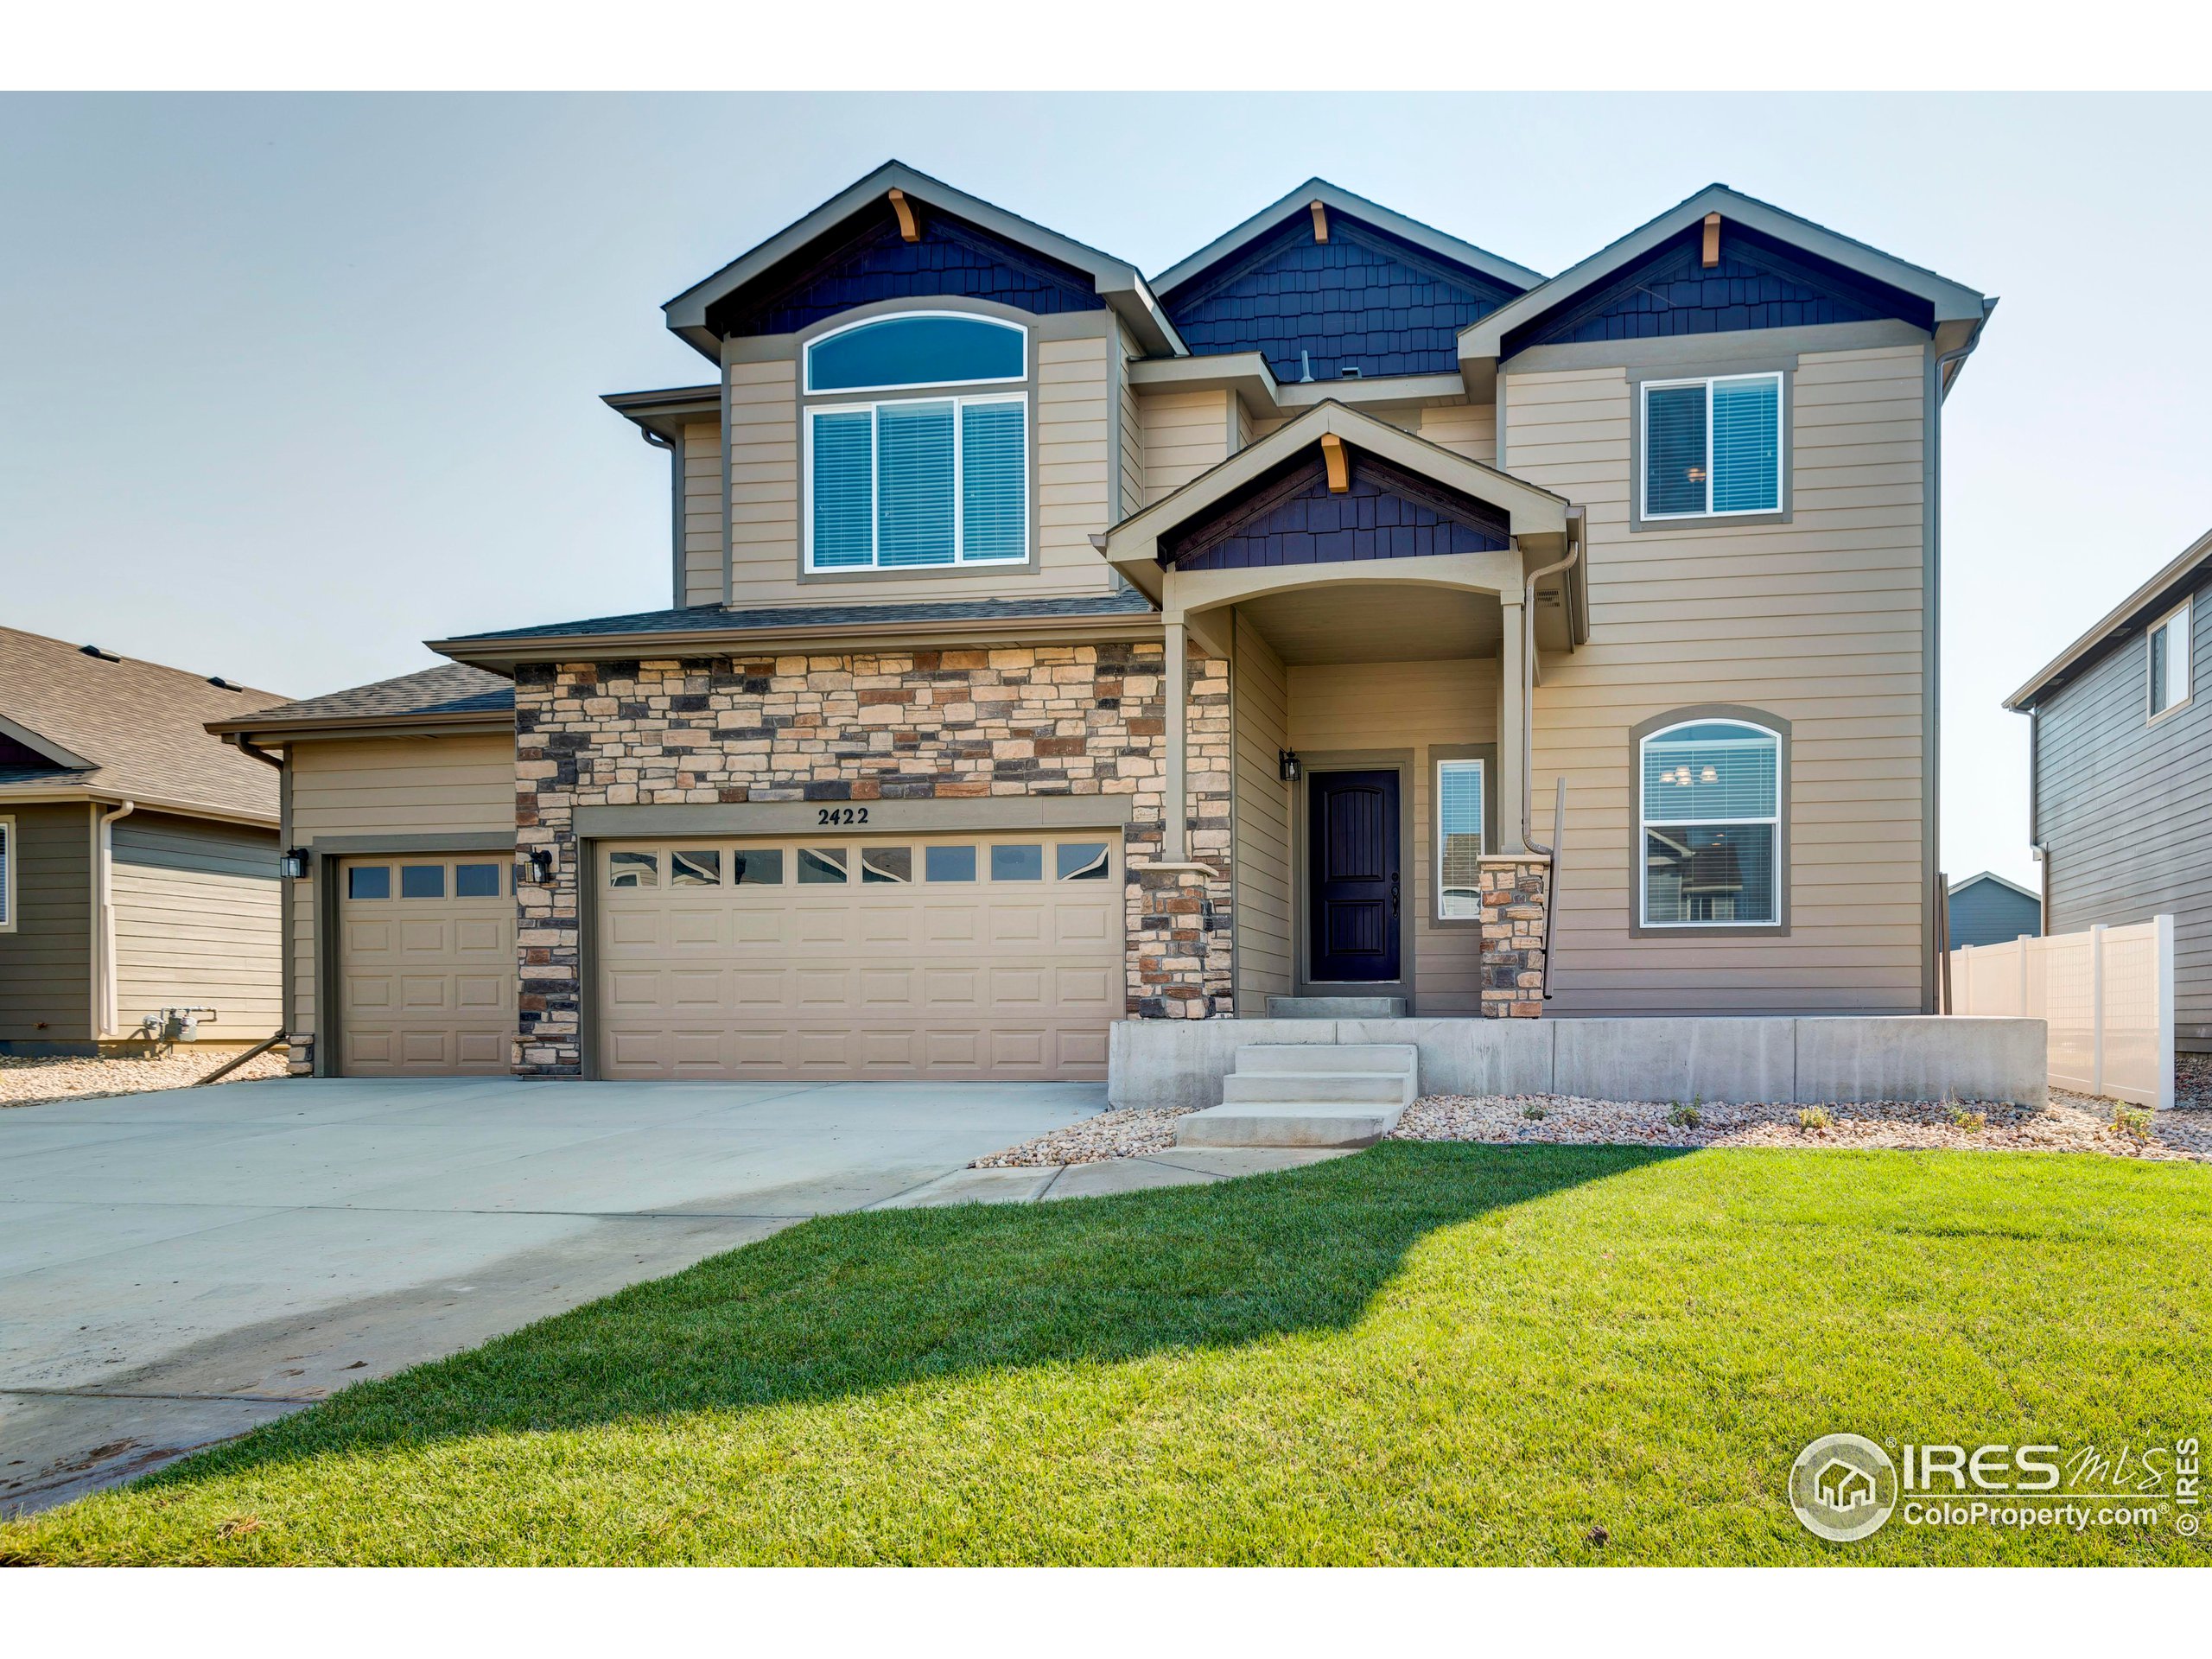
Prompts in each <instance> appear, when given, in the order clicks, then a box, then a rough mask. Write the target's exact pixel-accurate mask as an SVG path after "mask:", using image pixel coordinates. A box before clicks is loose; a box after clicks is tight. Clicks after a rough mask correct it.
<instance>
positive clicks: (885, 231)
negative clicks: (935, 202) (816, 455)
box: [707, 207, 1106, 337]
mask: <svg viewBox="0 0 2212 1659" xmlns="http://www.w3.org/2000/svg"><path fill="white" fill-rule="evenodd" d="M882 212H883V215H884V217H883V219H881V221H880V222H874V223H871V224H869V225H868V226H867V227H866V228H865V229H862V230H861V231H859V232H857V233H852V232H847V233H845V234H842V236H838V237H833V238H824V240H823V242H822V243H817V244H816V245H814V246H813V247H810V248H808V249H805V250H804V251H801V252H800V253H799V254H798V255H796V256H794V257H793V259H792V260H791V261H790V262H788V263H789V264H791V266H792V267H793V269H792V270H791V271H790V272H789V273H788V274H786V273H785V272H783V271H778V272H775V273H772V274H771V277H770V278H768V279H767V281H766V286H765V287H756V288H755V289H753V291H751V292H740V293H737V294H733V295H731V296H728V298H727V299H724V300H722V301H721V302H718V303H717V304H715V306H714V307H712V308H709V311H708V313H707V326H708V327H710V328H713V329H714V330H715V331H716V332H717V333H719V334H722V335H723V336H725V337H729V336H734V335H745V334H795V333H797V332H798V330H799V329H802V328H808V327H812V326H813V325H814V324H816V323H817V322H820V321H823V319H824V318H825V317H833V316H835V315H837V313H839V312H840V311H849V310H851V309H852V308H853V307H855V306H856V305H868V304H870V303H873V302H875V301H878V300H912V299H935V298H943V297H947V296H955V297H958V298H962V299H971V300H995V301H997V302H999V303H1000V304H1001V305H1010V306H1013V307H1014V308H1016V309H1018V310H1022V311H1027V312H1031V313H1033V314H1034V315H1038V316H1052V315H1057V314H1058V313H1059V312H1063V311H1096V310H1100V309H1103V308H1104V306H1105V303H1106V302H1105V301H1103V300H1102V299H1100V298H1099V297H1098V291H1097V289H1096V285H1095V284H1094V283H1092V282H1091V280H1090V277H1086V276H1084V274H1083V273H1082V272H1081V271H1078V270H1074V269H1073V268H1072V267H1071V266H1066V265H1063V264H1059V263H1058V261H1056V260H1052V259H1047V258H1046V257H1044V256H1043V255H1041V254H1037V253H1033V252H1031V251H1029V250H1028V249H1027V248H1021V247H1017V246H1015V245H1014V244H1013V243H1011V242H1008V241H1007V240H1005V239H1004V238H1001V237H997V236H994V235H992V234H991V233H990V232H988V231H986V230H983V229H982V228H980V227H979V226H974V225H970V224H969V223H967V222H966V221H965V220H963V219H955V218H953V217H952V216H951V215H950V214H948V213H938V212H935V211H933V210H932V209H930V208H928V207H924V208H922V209H921V240H920V241H918V242H908V241H906V240H904V239H903V238H901V237H900V236H899V226H898V225H897V223H896V222H895V221H894V220H893V219H891V217H890V213H891V210H890V209H889V208H888V207H885V208H883V209H882Z"/></svg>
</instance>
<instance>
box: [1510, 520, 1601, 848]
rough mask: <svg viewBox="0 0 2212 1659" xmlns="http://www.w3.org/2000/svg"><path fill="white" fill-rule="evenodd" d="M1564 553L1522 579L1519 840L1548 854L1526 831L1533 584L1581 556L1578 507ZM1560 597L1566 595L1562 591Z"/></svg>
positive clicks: (1530, 806) (1531, 757) (1532, 726)
mask: <svg viewBox="0 0 2212 1659" xmlns="http://www.w3.org/2000/svg"><path fill="white" fill-rule="evenodd" d="M1585 535H1586V530H1585V528H1584V519H1583V516H1582V513H1581V512H1580V509H1577V510H1575V511H1573V512H1569V513H1568V514H1567V556H1566V557H1565V558H1563V559H1561V560H1560V561H1559V563H1556V564H1547V565H1544V566H1542V567H1541V568H1540V569H1535V570H1531V571H1530V572H1529V575H1528V576H1527V577H1526V578H1525V579H1524V580H1523V582H1522V598H1521V844H1522V846H1523V847H1526V848H1527V849H1529V851H1530V852H1532V853H1542V854H1545V855H1547V856H1548V855H1550V854H1551V853H1553V852H1554V851H1555V850H1556V849H1554V848H1550V847H1547V846H1545V845H1544V843H1543V842H1540V841H1538V840H1537V839H1536V838H1535V836H1532V835H1530V834H1529V820H1530V819H1531V818H1532V817H1534V816H1535V780H1534V779H1535V765H1536V715H1535V706H1536V584H1537V583H1538V582H1542V581H1544V580H1545V579H1546V578H1548V577H1551V576H1556V575H1560V574H1561V573H1562V572H1564V571H1567V570H1572V569H1573V568H1574V564H1575V561H1576V560H1578V559H1580V557H1581V556H1582V541H1583V537H1584V536H1585ZM1561 598H1562V601H1563V600H1564V598H1565V595H1561ZM1573 631H1574V619H1573V617H1572V616H1569V617H1568V619H1567V639H1568V643H1569V646H1570V648H1572V645H1573V638H1574V632H1573Z"/></svg>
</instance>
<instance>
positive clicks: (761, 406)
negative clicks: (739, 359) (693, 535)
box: [728, 360, 804, 603]
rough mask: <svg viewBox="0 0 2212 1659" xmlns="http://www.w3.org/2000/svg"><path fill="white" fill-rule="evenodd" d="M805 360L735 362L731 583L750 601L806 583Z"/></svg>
mask: <svg viewBox="0 0 2212 1659" xmlns="http://www.w3.org/2000/svg"><path fill="white" fill-rule="evenodd" d="M797 398H798V365H797V364H796V363H792V362H791V361H788V360H786V361H784V362H771V363H733V364H731V365H729V428H728V436H729V581H730V593H731V595H732V597H733V599H734V600H736V601H739V602H743V603H753V602H759V601H774V600H776V599H784V600H789V599H791V598H792V597H795V596H796V594H797V592H798V560H799V512H800V506H799V504H800V501H801V500H802V499H803V495H804V493H803V492H802V491H801V489H800V487H799V465H800V461H799V454H800V446H799V415H798V402H797Z"/></svg>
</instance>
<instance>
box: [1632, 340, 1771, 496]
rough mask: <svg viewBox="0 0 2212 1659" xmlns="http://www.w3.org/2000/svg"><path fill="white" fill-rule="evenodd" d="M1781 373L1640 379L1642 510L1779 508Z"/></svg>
mask: <svg viewBox="0 0 2212 1659" xmlns="http://www.w3.org/2000/svg"><path fill="white" fill-rule="evenodd" d="M1782 399H1783V390H1782V376H1781V375H1779V374H1726V375H1707V376H1704V377H1701V378H1696V379H1689V380H1647V381H1645V382H1644V383H1643V408H1642V410H1640V411H1639V417H1640V418H1641V420H1642V421H1643V517H1644V518H1647V519H1657V518H1727V517H1729V516H1730V515H1732V514H1738V513H1749V512H1781V511H1782V464H1783V463H1782Z"/></svg>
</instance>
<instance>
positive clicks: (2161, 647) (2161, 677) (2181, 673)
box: [2150, 600, 2194, 720]
mask: <svg viewBox="0 0 2212 1659" xmlns="http://www.w3.org/2000/svg"><path fill="white" fill-rule="evenodd" d="M2193 609H2194V607H2192V606H2191V605H2190V603H2189V601H2186V600H2184V601H2183V602H2182V606H2181V608H2180V609H2179V610H2177V611H2173V612H2171V613H2168V614H2167V615H2166V616H2164V617H2163V618H2161V619H2160V620H2158V621H2157V622H2155V623H2153V624H2152V627H2151V709H2150V718H2152V720H2156V719H2158V716H2159V715H2163V714H2164V713H2166V712H2167V711H2168V710H2170V709H2178V708H2180V707H2181V706H2182V704H2183V703H2185V702H2188V701H2189V682H2190V650H2189V621H2190V613H2191V611H2192V610H2193Z"/></svg>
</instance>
